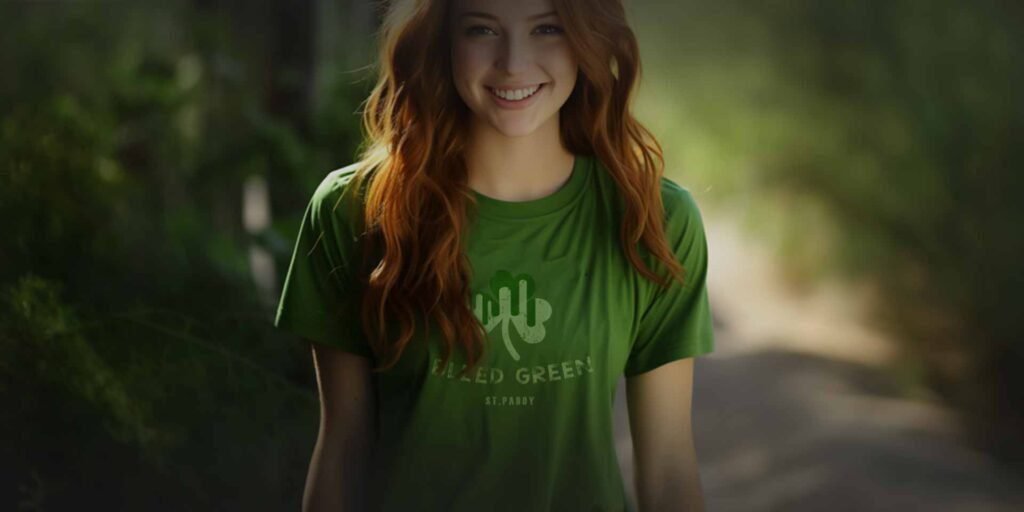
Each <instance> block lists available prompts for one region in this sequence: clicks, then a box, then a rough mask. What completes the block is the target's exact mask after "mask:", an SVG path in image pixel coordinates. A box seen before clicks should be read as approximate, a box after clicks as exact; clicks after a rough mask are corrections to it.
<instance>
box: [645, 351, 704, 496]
mask: <svg viewBox="0 0 1024 512" xmlns="http://www.w3.org/2000/svg"><path fill="white" fill-rule="evenodd" d="M626 396H627V406H628V409H629V426H630V431H631V432H632V436H633V453H634V461H635V463H636V492H637V502H638V505H639V507H640V510H641V512H648V511H686V512H703V510H704V496H703V493H702V491H701V484H700V474H699V472H698V469H697V454H696V451H695V450H694V446H693V429H692V428H691V422H690V411H691V407H690V404H691V401H692V396H693V358H692V357H690V358H686V359H680V360H678V361H673V362H671V363H668V364H665V365H662V366H659V367H658V368H655V369H654V370H651V371H649V372H646V373H642V374H640V375H635V376H633V377H630V378H627V379H626Z"/></svg>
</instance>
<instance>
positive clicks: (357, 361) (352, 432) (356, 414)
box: [302, 342, 376, 512]
mask: <svg viewBox="0 0 1024 512" xmlns="http://www.w3.org/2000/svg"><path fill="white" fill-rule="evenodd" d="M310 345H311V346H312V349H313V364H314V365H315V367H316V377H317V387H318V389H319V391H320V434H319V435H318V436H317V440H316V446H315V447H314V448H313V455H312V458H311V460H310V463H309V472H308V474H307V475H306V488H305V492H304V494H303V497H302V510H303V512H327V511H330V512H339V511H342V512H349V511H362V510H364V509H365V507H366V496H365V492H366V486H367V484H368V483H369V478H368V477H369V475H368V473H369V467H370V466H369V463H370V457H371V455H372V452H373V432H374V421H375V417H376V412H375V411H376V404H375V402H374V395H373V387H372V382H373V381H372V378H371V373H370V368H371V364H370V361H369V359H367V358H365V357H362V356H358V355H355V354H351V353H349V352H344V351H342V350H339V349H337V348H334V347H330V346H326V345H322V344H318V343H314V342H310Z"/></svg>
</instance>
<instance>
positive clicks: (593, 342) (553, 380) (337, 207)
mask: <svg viewBox="0 0 1024 512" xmlns="http://www.w3.org/2000/svg"><path fill="white" fill-rule="evenodd" d="M353 173H354V167H346V168H342V169H338V170H335V171H333V172H331V173H329V174H328V175H327V176H326V177H325V178H324V180H323V181H322V182H321V184H320V186H319V187H318V188H317V190H316V191H315V192H314V194H313V197H312V198H311V200H310V202H309V205H308V206H307V208H306V212H305V215H304V218H303V221H302V224H301V227H300V229H299V234H298V239H297V241H296V246H295V251H294V253H293V256H292V260H291V265H290V267H289V269H288V275H287V278H286V280H285V284H284V289H283V291H282V295H281V300H280V303H279V306H278V310H277V316H276V318H275V325H277V326H278V327H279V328H282V329H286V330H288V331H289V332H292V333H295V334H297V335H300V336H302V337H305V338H308V339H310V340H312V341H313V342H316V343H323V344H328V345H331V346H334V347H338V348H340V349H342V350H346V351H349V352H352V353H355V354H359V355H363V356H365V357H369V358H373V357H374V356H373V354H372V352H371V351H370V349H369V346H368V344H367V343H366V341H365V337H363V336H362V335H361V329H360V322H359V309H358V308H359V307H360V298H359V296H358V293H359V290H358V287H357V286H356V284H355V283H356V282H357V280H356V279H355V278H354V271H355V269H356V268H357V264H358V263H359V262H360V259H359V258H360V255H359V252H358V247H357V244H358V240H359V238H358V234H359V233H358V231H359V230H358V228H356V226H357V225H358V223H357V222H355V220H354V219H353V218H352V213H353V212H354V211H356V210H353V209H352V208H350V207H349V206H348V205H347V204H344V203H343V201H339V199H344V198H349V197H351V194H348V193H346V192H347V190H348V189H347V188H346V186H347V185H348V184H349V182H350V180H351V177H352V176H353ZM661 193H662V198H663V201H664V205H665V220H666V224H665V231H666V237H667V240H668V243H669V246H670V247H671V248H672V250H673V251H674V253H675V255H676V256H677V258H678V260H679V261H680V263H682V265H683V268H684V272H685V274H684V280H685V285H682V286H681V285H679V284H678V283H675V282H673V284H672V286H670V287H668V288H661V287H659V286H658V285H656V284H655V283H652V282H650V281H648V280H647V279H646V278H644V277H643V276H641V275H640V274H639V273H637V272H636V270H635V269H634V268H633V267H632V266H631V265H630V264H629V261H628V260H627V259H626V256H625V254H624V252H623V251H622V250H621V248H620V247H619V244H618V229H619V220H620V214H619V212H618V204H619V203H618V201H617V195H616V194H617V191H616V188H615V184H614V182H613V180H612V178H611V176H610V175H608V172H607V170H606V169H605V168H604V166H603V165H602V164H601V162H600V161H599V160H598V159H596V158H595V157H594V156H593V155H576V158H575V161H574V164H573V169H572V173H571V174H570V177H569V179H568V181H567V182H566V183H565V184H563V185H562V187H561V188H559V189H558V190H556V191H555V192H554V193H552V194H550V195H548V196H546V197H543V198H540V199H536V200H532V201H525V202H506V201H501V200H497V199H494V198H491V197H488V196H485V195H483V194H479V193H476V192H474V194H475V197H476V200H477V204H478V208H477V209H476V211H475V212H474V213H473V215H472V224H471V226H470V230H469V232H468V240H467V244H466V254H467V257H468V260H469V263H470V267H471V271H472V274H471V280H470V296H469V297H467V301H468V303H469V305H470V307H471V308H472V311H473V313H474V315H475V316H476V318H477V320H479V321H480V323H481V324H482V325H483V327H484V329H485V330H486V332H487V339H486V344H485V347H484V354H483V358H482V359H481V361H480V363H479V364H478V365H477V367H476V368H475V369H474V370H472V371H468V372H466V373H465V374H464V375H460V372H461V371H462V370H463V369H464V368H465V359H464V357H463V356H462V353H461V351H460V350H458V349H456V350H455V351H453V352H452V353H451V359H450V360H449V363H448V365H447V366H445V367H442V366H441V361H442V351H441V349H440V339H441V337H440V334H439V333H438V332H434V331H433V330H432V331H430V332H425V333H420V334H418V336H417V338H416V339H414V340H413V341H414V343H411V344H410V345H409V347H408V348H407V349H406V352H405V353H404V354H403V356H402V358H401V360H400V361H399V363H398V364H397V365H396V366H395V367H393V368H392V369H391V370H389V371H387V372H384V373H381V374H375V376H374V387H375V391H376V398H377V401H376V402H377V420H378V421H377V432H376V436H377V439H376V448H375V449H376V452H375V455H374V458H375V460H374V466H373V470H372V475H371V484H370V485H371V489H370V496H371V507H370V509H371V510H381V511H397V510H426V511H433V510H438V511H440V510H444V511H464V510H465V511H469V510H474V511H475V510H480V509H487V510H495V511H504V510H509V511H511V510H515V511H523V510H529V511H548V510H586V511H601V512H605V511H623V510H629V505H628V503H627V500H626V498H625V492H624V487H623V485H624V483H623V481H622V477H621V474H620V471H619V466H618V461H617V458H616V455H615V445H614V435H613V427H612V425H613V421H612V411H613V405H614V404H613V400H614V396H615V386H616V384H617V381H618V379H619V377H620V376H622V375H626V376H627V377H631V376H634V375H638V374H640V373H643V372H646V371H650V370H652V369H654V368H657V367H659V366H661V365H663V364H666V363H668V362H671V361H674V360H678V359H682V358H686V357H693V356H697V355H702V354H707V353H709V352H711V351H712V350H713V347H714V335H713V331H712V323H711V310H710V307H709V303H708V297H707V288H706V283H705V279H706V275H707V242H706V239H705V235H704V228H703V222H702V219H701V215H700V211H699V209H698V207H697V204H696V202H695V200H694V198H693V197H692V195H691V194H690V192H689V191H688V190H686V189H685V188H683V187H680V186H679V185H677V184H676V183H675V182H673V181H671V180H669V179H667V178H663V179H662V182H661ZM641 254H642V255H643V257H644V258H646V260H645V261H647V262H648V263H649V264H651V265H653V262H654V259H653V257H651V256H650V255H649V254H647V253H646V252H642V253H641ZM654 268H657V267H654Z"/></svg>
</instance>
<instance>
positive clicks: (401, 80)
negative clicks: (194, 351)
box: [350, 0, 683, 371]
mask: <svg viewBox="0 0 1024 512" xmlns="http://www.w3.org/2000/svg"><path fill="white" fill-rule="evenodd" d="M452 3H453V1H452V0H396V1H393V2H390V3H389V4H388V5H387V10H386V12H385V13H384V17H383V20H382V25H381V27H380V31H379V36H378V37H379V40H378V42H379V55H378V61H377V63H376V65H375V66H376V68H377V71H376V77H377V78H376V84H375V86H374V87H373V89H372V91H371V93H370V94H369V96H368V98H367V99H366V100H365V101H364V102H363V104H362V106H363V110H362V130H363V137H364V139H363V142H362V144H361V146H360V149H359V155H358V161H357V163H356V172H355V175H354V176H353V178H352V179H353V181H352V182H351V183H350V185H351V186H352V187H353V189H355V190H357V191H359V194H358V195H359V196H360V201H357V202H356V204H357V205H362V206H361V208H360V210H359V211H361V216H360V220H361V221H363V224H362V227H363V229H364V231H363V232H362V233H361V234H360V240H361V242H362V243H361V247H362V253H363V268H362V269H361V272H360V276H359V277H360V281H361V285H362V299H361V300H362V308H361V322H362V327H363V331H364V335H366V336H367V337H368V338H369V339H368V342H369V343H370V345H371V347H372V349H373V352H374V353H375V354H376V356H377V359H378V360H379V362H380V364H378V365H377V367H376V368H374V371H384V370H387V369H389V368H391V367H392V366H394V365H395V364H396V363H397V362H398V361H399V359H400V358H401V355H402V353H403V352H404V351H405V349H406V347H407V346H408V345H409V343H410V341H411V340H412V339H413V336H414V334H415V332H416V329H417V323H419V322H422V326H423V328H429V325H430V323H431V321H433V322H434V323H436V324H437V326H438V327H439V328H440V332H441V334H442V335H443V346H442V354H443V358H442V359H443V361H442V365H441V366H442V367H444V366H446V365H447V364H448V361H449V359H450V356H451V352H452V350H453V348H454V347H455V346H456V345H459V346H461V347H462V349H463V351H464V354H465V356H466V362H467V365H466V368H465V369H464V370H465V371H469V370H471V369H473V368H475V366H476V365H477V364H478V363H479V361H480V359H481V358H482V354H483V343H484V340H486V332H485V331H484V328H483V325H482V324H481V323H480V322H479V321H478V320H477V318H476V316H475V315H474V313H473V311H472V309H471V305H470V293H471V292H470V278H471V276H470V271H471V270H470V266H469V262H468V259H467V257H466V255H465V252H464V250H463V249H464V242H465V240H466V238H467V233H466V230H467V226H468V225H469V223H470V218H471V215H472V212H473V211H474V208H475V206H476V202H475V197H474V196H473V194H472V190H471V189H470V188H469V186H468V185H467V177H468V173H467V167H466V164H465V161H464V160H463V154H462V150H463V148H464V147H465V142H466V140H467V135H468V133H467V130H466V127H467V126H469V123H468V120H469V119H470V117H469V116H471V115H472V113H471V111H470V110H469V108H468V107H467V106H466V105H465V103H464V102H463V101H462V99H461V98H460V96H459V95H458V92H457V91H456V89H455V85H454V83H453V82H452V80H451V78H450V77H451V72H452V67H451V48H450V46H449V45H450V35H449V34H450V33H451V27H450V26H449V19H450V13H449V9H451V6H452ZM552 4H553V6H554V8H555V11H556V12H557V13H558V15H559V16H560V17H561V19H562V22H563V27H564V32H565V37H567V38H568V41H569V44H570V46H571V48H572V50H573V52H574V54H575V56H576V58H577V62H578V64H579V75H578V77H577V81H576V86H575V89H574V90H573V91H572V93H571V95H570V96H569V98H568V100H567V101H566V103H565V104H564V105H563V106H562V108H561V110H560V112H559V114H558V115H559V122H560V135H561V139H562V144H563V145H564V147H565V148H566V149H567V150H569V151H571V152H572V153H574V154H577V155H579V154H586V155H594V156H595V157H596V158H597V159H599V160H600V161H601V163H602V164H603V165H604V167H605V168H606V169H607V170H608V172H609V173H610V175H611V177H612V178H613V180H614V181H615V183H616V187H617V189H618V200H619V208H620V210H621V212H620V215H621V226H620V229H619V241H620V244H621V247H622V249H623V251H624V252H625V255H626V257H627V258H628V260H629V262H630V263H631V264H632V265H633V267H635V269H636V270H637V271H638V272H639V273H640V274H641V275H643V276H644V277H645V278H647V279H649V280H651V281H653V282H655V283H657V284H659V285H661V286H667V285H669V284H670V283H671V279H675V280H677V281H679V282H680V283H682V282H683V269H682V266H681V265H680V263H679V262H678V261H677V260H676V258H675V255H674V253H673V251H672V250H671V249H670V248H669V246H668V244H667V243H666V240H665V234H664V209H663V208H664V207H663V204H662V198H661V177H662V173H663V168H664V159H663V155H662V150H661V146H660V144H659V143H658V142H657V140H656V139H655V138H654V136H653V135H652V134H651V133H650V131H648V130H647V129H646V128H645V127H643V126H642V125H641V124H640V123H639V122H638V121H637V120H636V119H635V118H634V117H633V116H632V114H631V113H630V103H631V100H632V97H633V94H634V90H635V86H636V85H637V83H638V80H639V77H640V71H641V67H640V56H639V48H638V46H637V40H636V37H635V35H634V33H633V31H632V29H631V28H630V27H629V25H628V24H627V21H626V13H625V10H624V8H623V4H622V0H552ZM641 242H642V243H643V246H644V247H645V248H646V250H647V251H649V253H650V254H651V255H653V256H654V257H655V258H656V260H657V261H658V262H660V264H661V265H663V266H664V267H665V268H666V269H667V270H668V272H669V276H668V277H667V278H666V277H664V276H662V275H659V274H658V273H655V272H654V271H653V270H651V269H650V268H648V267H647V265H646V264H645V263H644V261H643V259H642V258H641V256H640V252H639V249H638V243H641ZM389 325H390V326H394V325H397V329H398V330H397V333H393V332H389ZM390 330H393V329H390Z"/></svg>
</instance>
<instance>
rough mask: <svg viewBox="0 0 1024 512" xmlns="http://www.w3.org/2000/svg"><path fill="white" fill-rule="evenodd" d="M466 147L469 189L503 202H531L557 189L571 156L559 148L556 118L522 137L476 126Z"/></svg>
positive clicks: (566, 176)
mask: <svg viewBox="0 0 1024 512" xmlns="http://www.w3.org/2000/svg"><path fill="white" fill-rule="evenodd" d="M471 133H472V135H471V137H470V140H469V142H468V144H467V145H466V153H465V158H466V166H467V170H468V173H469V176H468V179H469V188H471V189H473V190H475V191H477V192H479V193H481V194H483V195H485V196H488V197H492V198H494V199H500V200H502V201H516V202H518V201H531V200H534V199H539V198H542V197H545V196H548V195H550V194H552V193H554V192H555V191H556V190H558V189H559V188H560V187H561V186H562V185H563V184H565V182H566V181H567V180H568V179H569V175H570V174H571V173H572V165H573V159H574V155H573V154H572V152H570V151H569V150H567V149H566V148H565V147H563V146H562V142H561V137H560V134H559V130H558V116H557V115H555V116H552V119H551V121H549V122H547V123H545V124H544V125H542V126H540V127H538V128H537V129H536V130H535V131H534V132H533V133H531V134H529V135H524V136H521V137H508V136H506V135H504V134H502V133H501V132H499V131H497V130H495V129H494V128H493V127H491V126H490V125H488V124H486V123H477V126H475V127H474V130H472V132H471Z"/></svg>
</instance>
